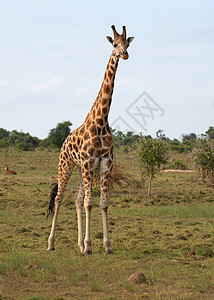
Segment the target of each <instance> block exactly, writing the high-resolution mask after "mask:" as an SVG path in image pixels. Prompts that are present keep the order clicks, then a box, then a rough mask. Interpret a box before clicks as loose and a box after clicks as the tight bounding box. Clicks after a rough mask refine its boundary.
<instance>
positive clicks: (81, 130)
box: [80, 126, 85, 134]
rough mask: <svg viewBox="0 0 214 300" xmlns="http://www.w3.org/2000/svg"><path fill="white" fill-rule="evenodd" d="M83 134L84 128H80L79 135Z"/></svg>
mask: <svg viewBox="0 0 214 300" xmlns="http://www.w3.org/2000/svg"><path fill="white" fill-rule="evenodd" d="M84 132H85V126H82V128H81V129H80V134H83V133H84Z"/></svg>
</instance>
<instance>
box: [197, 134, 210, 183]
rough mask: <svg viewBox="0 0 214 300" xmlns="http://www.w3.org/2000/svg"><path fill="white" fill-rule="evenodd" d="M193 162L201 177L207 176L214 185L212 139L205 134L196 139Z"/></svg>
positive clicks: (203, 178)
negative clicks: (197, 167)
mask: <svg viewBox="0 0 214 300" xmlns="http://www.w3.org/2000/svg"><path fill="white" fill-rule="evenodd" d="M195 162H196V164H197V165H198V166H199V168H200V171H201V179H202V181H203V182H205V178H206V177H208V178H209V180H210V183H211V185H214V141H213V140H212V139H209V138H208V137H206V136H202V137H201V138H199V139H198V141H197V144H196V149H195Z"/></svg>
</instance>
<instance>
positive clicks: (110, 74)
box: [108, 70, 113, 79]
mask: <svg viewBox="0 0 214 300" xmlns="http://www.w3.org/2000/svg"><path fill="white" fill-rule="evenodd" d="M112 76H113V73H112V72H111V71H110V70H109V71H108V77H109V79H112Z"/></svg>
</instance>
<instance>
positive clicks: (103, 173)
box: [100, 158, 113, 255]
mask: <svg viewBox="0 0 214 300" xmlns="http://www.w3.org/2000/svg"><path fill="white" fill-rule="evenodd" d="M111 168H112V159H110V158H109V159H103V160H102V162H101V168H100V185H101V198H100V209H101V215H102V221H103V246H104V247H105V253H106V254H107V255H108V254H112V253H113V250H112V248H111V243H110V239H109V234H108V218H107V211H108V198H107V191H108V180H109V177H110V170H111Z"/></svg>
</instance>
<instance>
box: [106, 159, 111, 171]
mask: <svg viewBox="0 0 214 300" xmlns="http://www.w3.org/2000/svg"><path fill="white" fill-rule="evenodd" d="M111 165H112V160H110V159H109V161H108V162H107V163H106V167H107V168H108V169H110V167H111Z"/></svg>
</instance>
